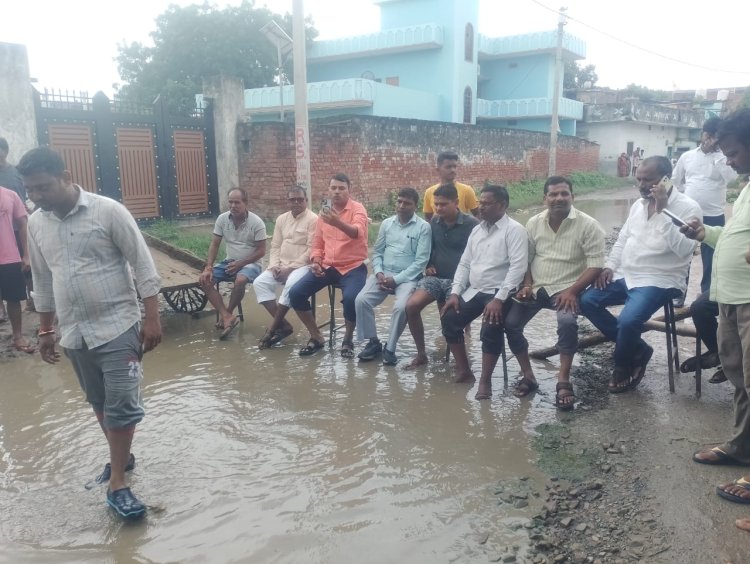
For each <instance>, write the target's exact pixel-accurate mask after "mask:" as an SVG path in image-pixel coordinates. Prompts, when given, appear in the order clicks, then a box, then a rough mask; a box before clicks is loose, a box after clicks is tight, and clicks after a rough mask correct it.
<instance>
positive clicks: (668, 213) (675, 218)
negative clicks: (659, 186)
mask: <svg viewBox="0 0 750 564" xmlns="http://www.w3.org/2000/svg"><path fill="white" fill-rule="evenodd" d="M661 213H663V214H664V215H666V216H667V217H668V218H669V219H671V220H672V223H674V224H675V225H676V226H677V227H682V226H683V225H687V223H686V222H685V220H684V219H682V218H680V217H678V216H676V215H675V214H673V213H672V212H671V211H669V210H668V209H666V208H665V209H663V210H661Z"/></svg>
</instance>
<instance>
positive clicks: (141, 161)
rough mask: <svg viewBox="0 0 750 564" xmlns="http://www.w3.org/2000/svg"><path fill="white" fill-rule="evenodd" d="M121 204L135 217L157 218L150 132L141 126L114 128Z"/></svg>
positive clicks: (155, 178) (156, 187)
mask: <svg viewBox="0 0 750 564" xmlns="http://www.w3.org/2000/svg"><path fill="white" fill-rule="evenodd" d="M116 136H117V157H118V160H119V163H120V190H121V192H122V203H123V204H125V206H126V207H127V208H128V209H129V210H130V213H132V214H133V217H135V218H136V219H146V218H152V217H159V197H158V182H157V177H156V160H155V157H154V134H153V131H152V130H151V129H150V128H145V127H137V128H136V127H118V128H117V130H116Z"/></svg>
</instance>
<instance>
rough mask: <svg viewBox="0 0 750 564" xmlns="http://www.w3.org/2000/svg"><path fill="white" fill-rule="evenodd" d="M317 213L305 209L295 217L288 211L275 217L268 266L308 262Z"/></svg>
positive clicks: (292, 266) (297, 266)
mask: <svg viewBox="0 0 750 564" xmlns="http://www.w3.org/2000/svg"><path fill="white" fill-rule="evenodd" d="M317 221H318V215H317V214H316V213H314V212H312V211H311V210H309V209H305V211H303V212H302V213H301V214H299V215H298V216H297V217H294V216H293V215H292V212H290V211H288V212H286V213H282V214H281V215H280V216H279V217H277V218H276V225H275V226H274V228H273V239H272V240H271V258H270V259H269V261H268V268H273V267H275V266H278V267H281V268H288V267H291V268H299V267H300V266H305V265H306V264H309V262H310V248H311V247H312V240H313V235H315V223H316V222H317Z"/></svg>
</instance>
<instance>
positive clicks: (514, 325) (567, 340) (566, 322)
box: [505, 290, 578, 356]
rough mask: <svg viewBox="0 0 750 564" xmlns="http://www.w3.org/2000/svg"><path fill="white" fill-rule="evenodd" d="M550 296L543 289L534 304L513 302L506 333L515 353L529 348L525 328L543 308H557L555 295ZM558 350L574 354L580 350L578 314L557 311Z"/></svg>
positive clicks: (509, 344)
mask: <svg viewBox="0 0 750 564" xmlns="http://www.w3.org/2000/svg"><path fill="white" fill-rule="evenodd" d="M556 295H557V294H555V295H553V296H548V295H547V294H546V293H545V292H543V290H540V291H539V292H538V293H537V301H536V303H534V304H533V305H529V304H521V303H517V302H513V305H511V307H510V313H508V315H506V316H505V334H506V335H507V337H508V346H509V347H510V350H511V352H512V353H513V354H519V353H525V352H528V350H529V342H528V341H527V340H526V337H524V335H523V329H524V327H526V324H527V323H528V322H529V321H531V320H532V319H533V318H534V316H535V315H536V314H537V313H539V311H540V310H541V309H543V308H544V309H552V310H554V309H555V296H556ZM556 313H557V350H559V351H560V354H567V355H570V356H573V355H574V354H575V353H576V350H578V315H577V314H575V313H571V312H566V311H557V312H556Z"/></svg>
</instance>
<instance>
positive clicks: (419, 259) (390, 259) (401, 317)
mask: <svg viewBox="0 0 750 564" xmlns="http://www.w3.org/2000/svg"><path fill="white" fill-rule="evenodd" d="M418 203H419V194H417V191H416V190H415V189H414V188H402V189H401V190H399V192H398V198H397V201H396V215H394V216H391V217H389V218H388V219H386V220H385V221H383V223H382V225H381V226H380V231H379V232H378V239H377V241H376V242H375V249H374V250H373V255H372V271H373V272H374V274H373V275H372V276H370V277H369V278H368V279H367V282H366V283H365V287H364V288H362V290H361V291H360V293H359V294H358V295H357V299H356V300H355V301H354V307H355V310H356V312H357V334H358V336H359V338H360V339H361V340H364V339H367V340H368V342H367V345H365V348H364V349H363V350H362V352H360V353H359V355H358V356H359V360H360V361H368V360H373V359H374V358H375V357H376V356H378V355H379V354H380V353H381V352H382V353H383V364H386V365H389V366H393V365H395V364H396V363H397V362H398V358H397V357H396V345H397V344H398V340H399V338H400V337H401V333H403V332H404V328H406V301H407V300H408V299H409V296H410V295H411V293H412V291H413V290H414V288H415V287H416V285H417V279H419V278H420V277H421V276H422V272H424V269H425V267H426V266H427V262H428V261H429V259H430V248H431V246H432V237H431V233H430V225H429V223H427V222H426V221H425V220H424V219H422V218H421V217H419V216H418V215H417V214H416V213H414V212H415V211H416V209H417V204H418ZM390 294H395V297H396V302H395V303H394V304H393V310H392V313H391V326H390V329H389V332H388V341H387V342H386V344H385V349H384V348H383V345H382V344H381V343H380V339H378V331H377V327H376V326H375V311H374V310H375V307H376V306H378V305H380V304H381V303H383V300H385V298H386V297H387V296H389V295H390Z"/></svg>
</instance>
